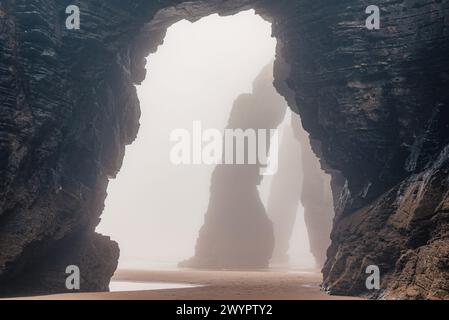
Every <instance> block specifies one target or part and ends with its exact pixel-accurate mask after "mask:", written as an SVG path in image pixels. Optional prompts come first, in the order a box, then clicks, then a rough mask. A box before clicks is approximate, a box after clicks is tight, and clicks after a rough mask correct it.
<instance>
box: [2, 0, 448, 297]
mask: <svg viewBox="0 0 449 320" xmlns="http://www.w3.org/2000/svg"><path fill="white" fill-rule="evenodd" d="M71 2H72V1H69V0H64V1H50V0H40V1H33V2H30V1H25V0H15V1H14V0H10V1H2V2H1V4H0V12H1V13H2V14H1V15H0V30H2V33H1V34H0V42H1V46H0V56H1V60H0V61H1V62H0V70H1V74H0V90H1V92H2V110H1V127H0V134H1V135H0V204H1V206H0V208H1V210H0V288H1V290H2V291H3V292H11V291H27V293H30V291H31V290H32V289H35V290H36V291H38V292H50V291H64V288H63V287H62V286H63V283H64V281H62V280H61V277H63V276H65V275H64V273H63V270H64V268H61V266H65V265H67V264H77V263H78V264H80V265H82V266H85V270H87V271H86V273H85V274H84V276H83V279H82V284H81V285H82V288H83V289H84V290H98V289H104V288H105V287H106V286H107V281H108V278H109V276H108V275H112V273H113V271H114V269H115V267H116V258H117V256H118V248H117V246H116V244H114V243H112V242H110V241H108V240H107V239H106V238H105V237H103V236H99V235H96V234H95V233H94V229H95V226H96V225H97V224H98V220H99V217H100V215H101V212H102V209H103V203H104V199H105V197H106V188H107V183H108V178H109V177H113V176H115V174H116V173H117V171H118V170H119V168H120V165H121V161H122V158H123V154H124V147H125V145H126V144H129V143H131V142H132V141H133V139H134V138H135V135H136V132H137V130H138V118H139V103H138V99H137V95H136V91H135V88H134V86H133V84H134V83H138V82H140V81H142V80H143V78H144V76H145V70H144V58H145V57H146V56H147V55H148V54H149V53H150V52H151V51H154V50H155V49H156V47H157V45H158V44H159V43H160V42H161V41H162V40H163V36H164V32H165V30H166V28H167V27H168V26H169V25H170V24H172V23H173V22H175V21H177V20H179V19H182V18H188V19H193V20H194V19H198V18H200V17H202V16H205V15H207V14H210V13H215V12H218V13H220V14H233V13H236V12H238V11H241V10H244V9H249V8H254V9H255V10H256V12H257V13H259V14H261V15H262V16H263V17H265V18H267V19H270V21H271V22H272V23H273V35H274V36H275V37H276V38H277V39H278V44H279V45H278V55H279V56H282V57H283V59H284V60H285V61H286V62H287V64H288V65H289V66H290V70H289V74H288V75H285V74H279V73H276V72H275V77H276V78H277V79H278V81H277V86H278V90H279V91H280V92H281V93H283V94H284V96H286V98H287V100H289V105H290V106H291V107H292V108H294V109H296V111H298V112H299V113H300V115H301V119H302V123H303V126H304V128H305V129H306V131H308V132H309V134H310V136H311V139H312V142H313V149H314V151H315V153H316V154H318V155H319V156H320V158H321V160H322V166H323V168H325V169H326V170H328V171H329V172H330V173H332V174H333V177H334V179H333V192H334V199H336V200H335V202H336V204H335V206H336V218H335V220H334V228H333V232H332V244H331V247H330V249H329V251H328V258H327V262H326V265H325V267H324V269H323V274H324V285H325V287H326V288H327V289H328V290H329V291H330V292H331V293H341V294H357V295H367V294H368V295H371V296H379V295H380V294H382V295H383V296H386V297H396V298H397V297H400V298H429V297H436V298H444V297H446V298H447V297H448V289H447V288H448V280H447V279H449V276H448V271H447V270H448V268H447V256H448V255H449V246H448V235H449V223H448V218H447V214H448V211H449V205H448V203H449V192H448V190H449V181H448V180H447V176H448V170H449V169H448V167H449V163H448V162H449V160H448V157H449V156H448V151H447V144H448V142H449V129H448V126H449V124H448V121H449V120H448V119H449V115H448V110H449V108H448V102H449V94H448V92H447V90H446V88H447V87H448V82H449V70H448V68H449V65H447V64H444V61H446V58H447V56H448V54H449V41H448V40H449V28H448V27H447V17H448V11H449V4H448V3H447V2H445V1H440V2H433V1H430V0H429V1H426V3H422V4H420V5H408V4H402V3H398V2H389V1H380V2H379V4H378V5H379V6H380V7H381V8H382V12H383V13H384V14H383V16H382V23H381V26H382V27H381V29H380V30H376V31H369V30H366V29H365V28H364V19H365V7H366V6H367V4H366V3H365V2H364V1H356V0H344V1H338V2H337V1H324V2H316V1H312V0H301V1H298V0H283V1H271V0H230V1H218V0H213V1H192V2H188V3H184V4H183V3H182V1H170V0H167V1H160V2H157V3H156V4H155V3H154V2H151V1H144V0H141V1H139V0H136V1H132V2H124V1H118V0H117V1H116V0H111V1H108V2H107V4H106V3H105V2H104V1H99V0H94V1H86V0H80V1H77V2H78V4H79V6H80V9H81V29H80V30H77V31H73V30H66V29H64V23H63V22H64V18H65V16H64V12H65V7H66V6H67V5H69V4H72V3H71ZM161 9H163V10H161ZM277 72H281V71H280V70H279V69H278V71H277ZM279 79H286V83H285V82H283V81H279ZM286 85H288V87H289V88H290V90H291V92H293V94H289V95H288V94H287V93H286V91H285V87H286ZM287 95H288V96H287ZM340 173H341V175H340ZM336 177H338V179H337V178H336ZM341 177H344V178H343V179H342V178H341ZM99 248H101V249H99ZM62 253H63V254H62ZM99 254H105V255H104V256H102V257H99V256H98V255H99ZM43 261H45V262H43ZM369 264H376V265H378V266H379V267H380V269H381V272H382V282H381V287H382V291H379V292H374V293H373V292H367V290H366V288H365V287H364V279H365V274H364V268H365V267H366V265H369ZM100 270H101V272H100ZM92 272H95V277H94V276H93V273H92ZM426 273H428V274H431V275H432V276H431V278H429V277H424V274H426ZM99 274H101V275H104V276H105V277H104V278H101V279H98V278H97V276H98V275H99ZM36 279H39V280H40V281H36ZM95 279H97V280H95Z"/></svg>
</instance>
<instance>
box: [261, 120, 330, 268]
mask: <svg viewBox="0 0 449 320" xmlns="http://www.w3.org/2000/svg"><path fill="white" fill-rule="evenodd" d="M288 129H289V130H286V132H285V133H284V136H283V140H282V143H281V145H280V152H279V170H278V172H277V174H276V175H275V176H274V177H273V181H272V185H271V191H270V196H269V200H268V208H267V211H268V214H269V216H270V218H271V220H272V221H273V226H274V234H275V250H274V253H273V259H272V262H274V263H277V264H285V263H287V262H288V260H289V257H288V254H287V251H288V248H289V243H290V239H291V235H292V231H293V227H294V224H295V219H296V213H297V209H298V204H299V203H300V202H301V203H302V205H303V207H304V219H305V222H306V226H307V232H308V236H309V243H310V251H311V253H312V254H313V256H314V257H315V261H316V264H317V265H318V266H323V265H324V262H325V259H326V251H327V248H328V247H329V245H330V232H331V227H332V219H333V216H334V208H333V203H332V192H331V185H330V177H329V176H328V175H327V174H325V173H324V172H323V170H322V169H321V166H320V162H319V159H318V158H317V156H316V155H315V154H314V153H313V151H312V149H311V147H310V143H309V137H308V135H307V133H306V132H305V131H304V129H302V128H301V125H300V119H299V116H298V115H296V114H294V113H293V114H292V119H291V126H290V127H289V128H288Z"/></svg>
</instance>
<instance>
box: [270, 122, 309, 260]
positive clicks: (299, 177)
mask: <svg viewBox="0 0 449 320" xmlns="http://www.w3.org/2000/svg"><path fill="white" fill-rule="evenodd" d="M296 120H297V119H296ZM301 151H302V150H301V144H300V143H299V141H298V140H297V139H296V137H295V134H294V133H293V128H292V126H291V125H290V124H288V125H285V128H283V132H282V138H281V142H280V145H279V168H278V171H277V172H276V174H275V175H274V176H273V180H272V181H271V185H270V194H269V196H268V202H267V213H268V216H269V217H270V220H271V221H272V222H273V229H274V251H273V256H272V259H271V263H272V264H273V265H286V264H288V261H289V259H290V257H289V255H288V249H289V247H290V240H291V236H292V233H293V228H294V225H295V223H296V213H297V211H298V206H299V203H300V201H301V199H300V198H301V193H302V187H303V170H302V169H303V168H302V165H301Z"/></svg>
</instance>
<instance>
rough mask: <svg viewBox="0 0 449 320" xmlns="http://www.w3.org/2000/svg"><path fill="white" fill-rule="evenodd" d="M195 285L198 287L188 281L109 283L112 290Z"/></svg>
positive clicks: (174, 287)
mask: <svg viewBox="0 0 449 320" xmlns="http://www.w3.org/2000/svg"><path fill="white" fill-rule="evenodd" d="M193 287H198V285H195V284H188V283H175V282H137V281H111V283H110V284H109V290H110V291H111V292H123V291H146V290H162V289H182V288H193Z"/></svg>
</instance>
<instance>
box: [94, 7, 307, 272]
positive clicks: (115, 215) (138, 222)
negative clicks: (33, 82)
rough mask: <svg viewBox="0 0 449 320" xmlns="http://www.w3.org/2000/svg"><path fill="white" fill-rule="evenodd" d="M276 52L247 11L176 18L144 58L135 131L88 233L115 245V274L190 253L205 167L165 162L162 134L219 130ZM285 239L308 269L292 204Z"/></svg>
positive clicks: (205, 196) (202, 207)
mask: <svg viewBox="0 0 449 320" xmlns="http://www.w3.org/2000/svg"><path fill="white" fill-rule="evenodd" d="M275 47H276V40H275V39H274V38H272V37H271V25H270V23H268V22H266V21H264V20H263V19H262V18H261V17H259V16H257V15H255V14H254V11H246V12H242V13H239V14H237V15H234V16H230V17H219V16H218V15H212V16H209V17H206V18H203V19H201V20H199V21H197V22H195V23H190V22H188V21H180V22H178V23H176V24H174V25H173V26H171V27H170V28H169V29H168V31H167V35H166V37H165V40H164V44H163V45H161V46H160V47H159V48H158V51H157V52H156V53H155V54H152V55H150V56H149V57H148V58H147V60H148V63H147V70H148V73H147V79H146V80H145V81H144V82H143V83H142V85H141V86H138V88H137V89H138V95H139V99H140V102H141V110H142V116H141V120H140V123H141V127H140V131H139V134H138V137H137V140H136V141H135V142H134V143H133V144H132V145H131V146H128V147H127V150H126V156H125V159H124V162H123V167H122V169H121V171H120V173H119V174H118V176H117V178H116V179H114V180H111V181H110V184H109V188H108V197H107V199H106V203H105V210H104V213H103V215H102V221H101V223H100V225H99V226H98V228H97V231H98V232H100V233H102V234H105V235H109V236H111V238H112V239H113V240H115V241H117V242H118V243H119V245H120V251H121V253H120V261H119V268H171V267H175V266H176V264H177V263H178V262H180V261H181V260H183V259H186V258H188V257H190V256H192V255H193V253H194V247H195V241H196V238H197V236H198V231H199V228H200V227H201V225H202V224H203V217H204V214H205V212H206V209H207V205H208V201H209V186H210V177H211V173H212V171H213V169H214V166H213V165H179V166H176V165H174V164H172V163H171V162H170V158H169V155H170V149H171V147H172V145H173V144H172V143H171V142H170V141H169V137H170V133H171V132H172V131H173V130H175V129H187V130H189V131H191V130H192V122H193V121H197V120H201V123H202V126H203V128H216V129H219V130H222V129H223V128H225V127H226V123H227V120H228V118H229V114H230V111H231V108H232V105H233V102H234V100H235V99H236V98H237V97H238V96H239V95H240V94H242V93H246V92H251V90H252V83H253V81H254V79H255V78H256V76H257V75H258V73H259V72H260V71H261V69H262V68H263V67H264V66H266V65H267V64H268V63H269V62H270V61H272V60H273V59H274V57H275ZM286 122H288V120H285V123H286ZM287 125H288V124H287ZM299 169H300V168H299V167H298V170H299ZM269 184H270V179H269V178H267V179H265V180H264V181H263V182H262V185H261V186H260V191H261V197H262V200H263V202H264V204H266V199H267V196H268V192H269ZM293 239H294V242H293V243H292V244H291V247H290V255H291V257H292V260H293V261H295V263H296V264H297V265H298V266H302V267H308V266H312V265H313V262H312V261H313V260H312V259H313V258H312V256H311V254H310V253H309V244H308V238H307V231H306V229H305V226H304V218H303V215H302V209H301V207H300V208H299V209H298V217H297V223H296V226H295V231H294V234H293Z"/></svg>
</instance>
